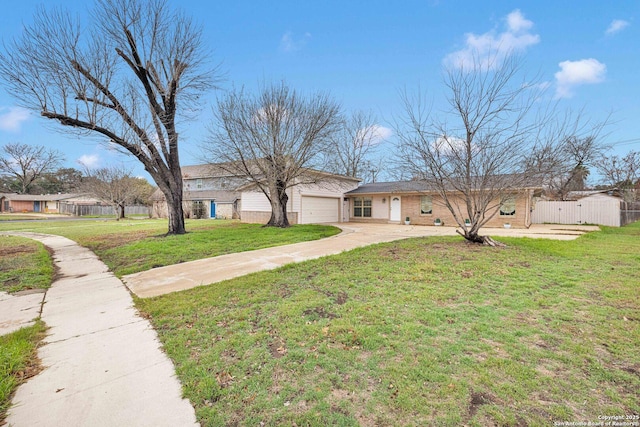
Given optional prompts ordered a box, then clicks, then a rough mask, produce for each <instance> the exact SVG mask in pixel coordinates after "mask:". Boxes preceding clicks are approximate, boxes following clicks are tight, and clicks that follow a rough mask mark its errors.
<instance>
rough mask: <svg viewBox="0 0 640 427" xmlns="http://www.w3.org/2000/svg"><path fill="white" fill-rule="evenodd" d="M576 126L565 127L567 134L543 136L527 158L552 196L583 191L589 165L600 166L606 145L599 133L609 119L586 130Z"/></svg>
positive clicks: (562, 196) (531, 167)
mask: <svg viewBox="0 0 640 427" xmlns="http://www.w3.org/2000/svg"><path fill="white" fill-rule="evenodd" d="M572 123H573V125H572V126H570V127H568V128H564V129H565V133H567V132H569V134H568V135H565V136H560V135H556V137H555V138H558V140H555V139H553V138H544V139H543V140H542V141H539V143H538V144H537V145H536V146H534V147H533V149H532V151H531V154H530V155H529V156H528V158H527V162H526V163H527V167H528V171H529V172H530V173H533V172H538V173H539V174H540V176H541V178H542V181H543V182H544V184H545V186H546V188H547V190H548V191H549V192H550V193H551V197H553V198H555V199H558V200H566V198H567V195H568V194H569V192H571V191H577V190H584V189H585V186H586V179H587V177H588V176H589V174H590V168H595V167H597V166H598V164H599V162H600V159H601V158H602V156H603V155H604V151H605V149H606V147H605V146H604V145H602V144H601V143H600V133H601V131H602V129H603V127H604V126H605V125H606V121H604V122H601V123H599V124H597V125H594V126H591V127H588V128H587V129H588V134H587V135H586V136H582V137H581V136H578V135H580V134H582V133H583V132H584V131H585V129H584V127H583V128H582V129H580V128H577V127H576V123H579V122H576V121H575V120H573V121H572Z"/></svg>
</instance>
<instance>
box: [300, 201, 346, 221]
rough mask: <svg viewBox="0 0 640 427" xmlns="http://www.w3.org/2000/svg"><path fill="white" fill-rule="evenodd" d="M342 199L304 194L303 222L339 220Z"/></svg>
mask: <svg viewBox="0 0 640 427" xmlns="http://www.w3.org/2000/svg"><path fill="white" fill-rule="evenodd" d="M339 203H340V199H335V198H330V197H312V196H302V219H301V221H300V223H301V224H311V223H323V222H338V220H339V218H340V217H339V215H340V208H339Z"/></svg>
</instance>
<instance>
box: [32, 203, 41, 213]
mask: <svg viewBox="0 0 640 427" xmlns="http://www.w3.org/2000/svg"><path fill="white" fill-rule="evenodd" d="M33 211H34V212H40V202H39V201H37V200H36V201H35V202H33Z"/></svg>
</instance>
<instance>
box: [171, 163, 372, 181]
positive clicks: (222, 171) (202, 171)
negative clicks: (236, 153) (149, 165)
mask: <svg viewBox="0 0 640 427" xmlns="http://www.w3.org/2000/svg"><path fill="white" fill-rule="evenodd" d="M307 171H308V172H309V173H312V174H318V175H322V176H326V177H328V178H336V179H344V180H347V181H354V182H359V181H360V179H359V178H354V177H350V176H346V175H339V174H334V173H330V172H324V171H319V170H315V169H307ZM182 176H183V177H184V178H185V179H197V178H217V177H223V176H242V177H244V176H245V175H244V174H242V173H240V172H239V169H237V168H234V167H233V164H232V163H229V162H227V163H211V164H205V165H191V166H182Z"/></svg>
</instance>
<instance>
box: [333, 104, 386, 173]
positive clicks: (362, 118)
mask: <svg viewBox="0 0 640 427" xmlns="http://www.w3.org/2000/svg"><path fill="white" fill-rule="evenodd" d="M383 140H384V135H382V134H381V127H380V126H378V125H377V120H376V118H375V116H374V115H373V114H372V113H370V112H364V111H356V112H354V113H353V114H351V115H350V116H349V117H348V118H346V119H345V120H344V122H343V124H342V126H341V128H340V131H339V132H337V133H336V134H335V136H334V138H333V141H332V142H333V149H332V150H331V153H329V156H330V160H329V161H330V168H331V170H332V171H333V172H335V173H338V174H342V175H346V176H351V177H354V178H356V177H357V178H364V177H365V176H367V177H370V178H371V180H372V181H375V176H376V175H377V174H378V173H379V172H380V171H379V168H380V165H379V164H376V163H375V162H373V161H372V160H371V155H372V154H373V153H374V151H375V147H376V145H377V144H379V143H381V142H382V141H383ZM372 171H373V172H372Z"/></svg>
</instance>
